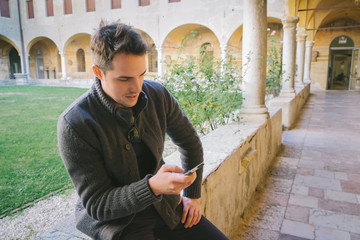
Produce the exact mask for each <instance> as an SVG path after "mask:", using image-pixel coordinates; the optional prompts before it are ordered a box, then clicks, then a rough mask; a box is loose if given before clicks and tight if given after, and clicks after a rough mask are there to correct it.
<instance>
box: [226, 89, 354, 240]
mask: <svg viewBox="0 0 360 240" xmlns="http://www.w3.org/2000/svg"><path fill="white" fill-rule="evenodd" d="M254 198H255V200H254V201H253V205H252V206H250V207H249V208H248V210H247V211H246V212H245V214H244V216H243V219H242V224H241V226H240V228H239V230H238V233H237V237H235V238H233V239H232V240H250V239H251V240H287V239H291V240H303V239H316V240H333V239H334V240H335V239H336V240H360V94H359V92H348V91H313V92H312V94H311V95H310V98H309V101H308V102H307V104H306V105H305V107H304V108H303V110H302V113H301V116H300V118H299V120H298V122H297V125H296V126H295V128H294V129H292V130H289V131H285V132H284V133H283V148H282V150H281V151H280V152H279V154H278V156H277V158H276V159H275V161H274V163H273V165H272V168H271V170H270V172H269V175H268V177H267V178H266V179H265V180H264V182H263V183H262V184H261V186H260V187H259V190H258V192H257V194H256V195H255V197H254Z"/></svg>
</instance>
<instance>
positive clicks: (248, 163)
mask: <svg viewBox="0 0 360 240" xmlns="http://www.w3.org/2000/svg"><path fill="white" fill-rule="evenodd" d="M281 115H282V112H281V110H280V109H277V110H274V112H271V113H270V119H268V120H267V121H266V122H265V123H263V124H260V123H231V124H229V125H226V126H223V127H220V128H218V129H216V130H215V131H213V132H211V133H210V134H208V135H206V136H205V137H203V138H202V143H203V146H204V153H205V159H204V161H205V168H204V175H203V184H202V198H201V205H202V208H203V213H204V215H205V216H206V217H207V218H208V219H210V220H211V221H212V222H213V223H214V224H215V225H216V226H217V227H218V228H219V229H220V230H221V231H223V232H224V233H225V234H226V235H227V236H228V237H231V236H232V235H233V231H234V229H236V227H235V226H238V224H239V222H240V218H241V215H242V214H243V212H244V210H245V209H246V207H247V206H248V205H249V203H250V201H251V200H252V197H253V195H254V193H255V191H256V188H257V186H258V185H259V183H260V182H261V180H262V179H263V177H264V176H265V174H266V172H267V169H268V167H269V165H270V163H271V162H272V160H273V159H274V158H275V156H276V153H277V151H278V150H279V148H280V145H281V136H282V126H281V119H282V117H281ZM166 162H167V163H170V164H177V165H180V158H179V153H178V152H175V153H174V154H172V155H170V156H169V157H168V158H166Z"/></svg>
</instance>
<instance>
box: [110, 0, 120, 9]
mask: <svg viewBox="0 0 360 240" xmlns="http://www.w3.org/2000/svg"><path fill="white" fill-rule="evenodd" d="M116 8H121V0H111V9H116Z"/></svg>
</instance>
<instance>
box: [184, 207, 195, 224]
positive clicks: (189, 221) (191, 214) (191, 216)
mask: <svg viewBox="0 0 360 240" xmlns="http://www.w3.org/2000/svg"><path fill="white" fill-rule="evenodd" d="M193 219H194V210H193V209H190V210H189V212H188V216H187V219H186V223H185V226H184V227H185V228H189V227H192V222H193Z"/></svg>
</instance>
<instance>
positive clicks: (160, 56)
mask: <svg viewBox="0 0 360 240" xmlns="http://www.w3.org/2000/svg"><path fill="white" fill-rule="evenodd" d="M156 50H157V62H158V76H159V77H161V76H162V75H163V48H162V47H158V48H156Z"/></svg>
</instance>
